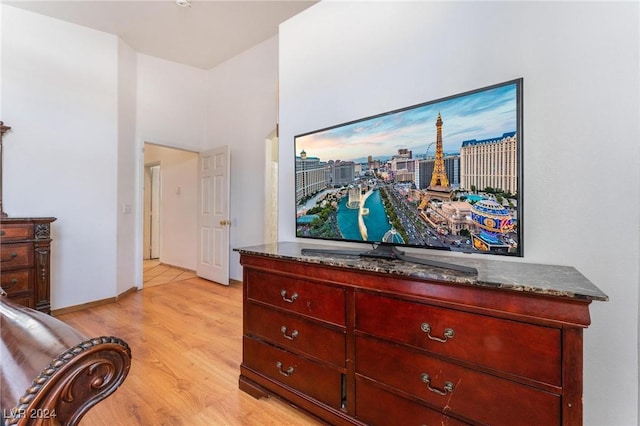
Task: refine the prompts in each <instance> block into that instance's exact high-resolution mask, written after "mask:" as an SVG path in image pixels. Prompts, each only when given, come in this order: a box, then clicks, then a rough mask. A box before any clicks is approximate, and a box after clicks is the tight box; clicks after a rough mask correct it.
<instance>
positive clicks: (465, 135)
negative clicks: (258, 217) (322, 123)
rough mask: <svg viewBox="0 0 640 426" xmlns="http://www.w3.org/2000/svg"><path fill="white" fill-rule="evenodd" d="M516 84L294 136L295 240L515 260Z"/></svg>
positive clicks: (518, 181)
mask: <svg viewBox="0 0 640 426" xmlns="http://www.w3.org/2000/svg"><path fill="white" fill-rule="evenodd" d="M522 91H523V80H522V79H516V80H511V81H507V82H504V83H500V84H495V85H492V86H488V87H483V88H480V89H475V90H471V91H468V92H465V93H460V94H456V95H453V96H449V97H446V98H442V99H437V100H432V101H429V102H425V103H422V104H419V105H414V106H410V107H407V108H403V109H399V110H395V111H391V112H386V113H383V114H379V115H376V116H372V117H367V118H363V119H359V120H355V121H351V122H348V123H344V124H339V125H336V126H333V127H329V128H325V129H321V130H315V131H312V132H308V133H304V134H300V135H297V136H295V144H294V145H295V191H296V193H295V199H296V236H297V237H299V238H311V239H320V240H334V241H349V242H362V243H369V244H373V245H374V246H379V245H389V246H395V247H398V246H405V247H421V248H426V249H435V250H449V251H456V252H466V253H485V254H499V255H507V256H522V195H523V194H522V188H523V182H522V164H523V162H522V118H523V111H522V95H523V94H522Z"/></svg>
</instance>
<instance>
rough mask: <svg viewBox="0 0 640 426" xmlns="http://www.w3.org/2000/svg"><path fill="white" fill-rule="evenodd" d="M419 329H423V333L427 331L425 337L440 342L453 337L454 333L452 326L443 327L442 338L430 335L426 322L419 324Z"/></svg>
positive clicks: (429, 328) (429, 327)
mask: <svg viewBox="0 0 640 426" xmlns="http://www.w3.org/2000/svg"><path fill="white" fill-rule="evenodd" d="M420 329H421V330H422V331H424V332H425V333H427V337H428V338H429V339H431V340H435V341H436V342H440V343H446V342H447V340H449V339H453V336H454V335H455V333H454V332H453V328H445V329H444V338H440V337H433V336H432V335H431V326H430V325H429V324H428V323H426V322H423V323H422V324H420Z"/></svg>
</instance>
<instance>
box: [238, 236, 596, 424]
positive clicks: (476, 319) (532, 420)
mask: <svg viewBox="0 0 640 426" xmlns="http://www.w3.org/2000/svg"><path fill="white" fill-rule="evenodd" d="M303 247H317V246H309V245H306V246H305V245H303V244H298V243H279V244H273V245H266V246H258V247H249V248H241V249H238V250H237V251H239V252H240V255H241V258H240V261H241V263H242V265H243V274H244V304H243V306H244V309H243V321H244V327H243V331H244V336H243V361H242V365H241V367H240V372H241V374H240V380H239V385H240V388H241V389H242V390H244V391H246V392H248V393H250V394H251V395H253V396H255V397H264V396H268V395H277V396H279V397H281V398H283V399H285V400H287V401H289V402H291V403H292V404H294V405H296V406H298V407H300V408H302V409H304V410H306V411H308V412H309V413H311V414H313V415H315V416H317V417H319V418H321V419H323V420H325V421H327V422H328V423H330V424H334V425H342V424H345V425H346V424H359V425H364V424H370V425H391V424H402V425H416V426H419V425H435V424H438V425H440V424H447V425H464V424H472V425H508V426H512V425H516V424H535V425H580V424H582V332H583V329H584V328H586V327H587V326H588V325H589V324H590V317H589V310H588V307H589V304H590V303H591V301H593V300H607V296H606V295H605V294H604V293H602V292H601V291H600V290H599V289H598V288H597V287H595V286H594V285H593V284H592V283H590V282H589V281H588V280H587V279H586V278H585V277H584V276H582V275H581V274H580V273H579V272H578V271H576V270H575V269H574V268H570V267H563V266H549V265H531V264H524V263H518V262H506V261H498V260H494V259H493V258H492V259H486V260H485V259H476V258H473V259H467V258H458V257H443V256H438V257H437V259H438V260H444V261H450V262H454V263H458V264H464V265H465V266H471V267H475V268H476V269H477V270H478V274H477V276H476V275H469V274H464V273H460V272H455V271H450V270H445V269H441V268H433V267H426V266H419V265H415V264H409V263H405V262H401V261H394V262H391V261H387V260H380V259H375V260H372V259H369V260H367V259H359V258H354V257H347V258H345V257H342V258H341V257H338V256H302V255H301V254H300V250H301V248H303Z"/></svg>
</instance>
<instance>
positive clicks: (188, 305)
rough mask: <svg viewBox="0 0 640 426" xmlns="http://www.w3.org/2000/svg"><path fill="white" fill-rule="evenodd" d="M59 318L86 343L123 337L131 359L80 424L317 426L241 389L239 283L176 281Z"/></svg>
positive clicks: (295, 412) (283, 406)
mask: <svg viewBox="0 0 640 426" xmlns="http://www.w3.org/2000/svg"><path fill="white" fill-rule="evenodd" d="M57 318H59V319H60V320H62V321H64V322H66V323H68V324H70V325H71V326H73V327H74V328H76V329H77V330H79V331H81V332H82V333H84V334H85V335H87V337H97V336H101V335H113V336H116V337H120V338H121V339H123V340H125V341H126V342H127V343H128V344H129V346H130V347H131V351H132V355H133V360H132V365H131V371H130V373H129V376H128V377H127V379H126V380H125V381H124V383H123V385H122V386H121V387H120V388H119V389H118V390H117V391H116V392H115V393H114V394H113V395H111V396H110V397H109V398H107V399H106V400H104V401H102V402H101V403H99V404H98V405H96V406H95V407H94V408H93V409H91V410H90V411H89V412H88V413H87V415H86V416H85V417H84V419H83V420H82V422H81V425H84V426H100V425H105V426H106V425H109V426H113V425H172V426H177V425H190V426H198V425H203V426H205V425H206V426H214V425H231V426H233V425H300V426H303V425H309V426H311V425H321V424H322V423H321V422H319V421H317V420H316V419H314V418H312V417H310V416H309V415H307V414H305V413H302V412H299V411H298V410H297V409H295V408H294V407H291V406H289V405H288V404H286V403H284V402H282V401H280V400H278V399H277V398H273V397H272V398H266V399H259V400H258V399H255V398H253V397H251V396H249V395H248V394H246V393H244V392H242V391H240V390H239V389H238V375H239V372H240V363H241V361H242V285H241V284H240V283H237V282H236V283H232V284H231V285H230V286H228V287H226V286H222V285H219V284H215V283H212V282H209V281H206V280H203V279H200V278H191V279H186V280H182V281H174V282H169V283H167V284H162V285H157V286H152V287H145V288H144V289H143V290H140V291H137V292H135V293H132V294H130V295H128V296H126V297H124V298H123V299H122V300H120V301H118V302H116V303H112V304H108V305H102V306H98V307H95V308H90V309H85V310H82V311H76V312H71V313H67V314H63V315H60V316H58V317H57Z"/></svg>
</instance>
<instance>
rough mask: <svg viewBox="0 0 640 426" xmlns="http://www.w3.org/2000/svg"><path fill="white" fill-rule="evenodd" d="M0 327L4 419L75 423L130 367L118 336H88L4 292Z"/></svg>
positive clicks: (69, 425) (128, 352) (23, 424)
mask: <svg viewBox="0 0 640 426" xmlns="http://www.w3.org/2000/svg"><path fill="white" fill-rule="evenodd" d="M0 332H1V337H2V344H1V345H0V404H1V407H0V408H1V409H2V424H3V425H19V426H27V425H29V426H35V425H65V426H74V425H77V424H78V423H79V421H80V419H82V416H83V415H84V414H85V413H86V412H87V411H88V410H89V409H90V408H91V407H93V406H94V405H95V404H97V403H98V402H100V401H101V400H103V399H105V398H106V397H108V396H109V395H111V394H112V393H113V392H115V391H116V389H117V388H118V387H119V386H120V384H122V382H123V381H124V379H125V378H126V376H127V374H128V373H129V368H130V366H131V350H130V349H129V346H128V345H127V344H126V343H125V342H124V341H122V340H121V339H119V338H117V337H112V336H108V337H107V336H103V337H97V338H92V339H89V338H87V337H86V336H83V335H82V334H80V333H79V332H77V331H76V330H75V329H73V328H72V327H71V326H69V325H67V324H65V323H63V322H62V321H60V320H58V319H56V318H54V317H52V316H50V315H47V314H45V313H43V312H39V311H36V310H34V309H31V308H28V307H25V306H22V305H20V304H17V303H15V302H14V301H13V300H12V299H10V298H8V297H6V296H2V297H0Z"/></svg>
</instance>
